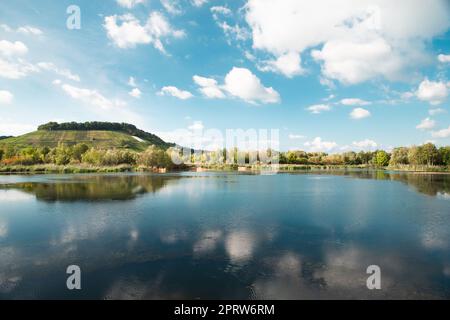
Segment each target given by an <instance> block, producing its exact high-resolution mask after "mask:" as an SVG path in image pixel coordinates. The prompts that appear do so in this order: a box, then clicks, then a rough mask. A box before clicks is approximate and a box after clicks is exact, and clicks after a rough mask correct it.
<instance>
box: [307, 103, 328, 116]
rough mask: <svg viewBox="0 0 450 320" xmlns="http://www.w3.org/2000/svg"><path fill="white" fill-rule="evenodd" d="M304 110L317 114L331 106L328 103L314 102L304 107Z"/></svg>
mask: <svg viewBox="0 0 450 320" xmlns="http://www.w3.org/2000/svg"><path fill="white" fill-rule="evenodd" d="M306 110H308V111H309V112H311V113H314V114H319V113H322V112H323V111H330V110H331V107H330V106H329V105H328V104H315V105H313V106H310V107H308V108H306Z"/></svg>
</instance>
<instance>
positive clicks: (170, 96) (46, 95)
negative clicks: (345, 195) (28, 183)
mask: <svg viewBox="0 0 450 320" xmlns="http://www.w3.org/2000/svg"><path fill="white" fill-rule="evenodd" d="M70 5H77V6H78V7H79V8H80V12H81V29H75V30H71V29H68V28H67V26H66V20H67V18H68V17H69V15H68V14H67V13H66V10H67V8H68V6H70ZM449 68H450V5H449V3H448V1H445V0H442V1H441V0H432V1H427V2H424V1H419V0H400V1H395V3H392V1H386V0H361V1H352V0H342V1H339V3H338V4H337V1H331V0H319V1H314V2H312V1H294V0H282V1H269V0H248V1H223V0H217V1H214V0H209V1H208V0H178V1H175V0H162V1H159V0H104V1H73V0H72V1H49V0H40V1H31V0H28V1H23V0H17V1H1V2H0V135H17V134H21V133H25V132H28V131H32V130H34V128H36V126H37V125H39V124H42V123H45V122H48V121H94V120H97V121H118V122H130V123H134V124H136V125H137V126H138V127H140V128H143V129H145V130H147V131H150V132H154V133H157V134H160V135H161V136H162V137H163V138H165V139H167V140H174V141H179V139H180V137H179V136H178V135H177V134H176V132H177V131H176V130H177V129H181V128H185V129H188V128H191V129H194V128H197V129H198V130H199V129H204V130H206V129H209V128H215V129H219V130H221V131H225V130H226V129H239V128H240V129H250V128H253V129H279V132H280V148H281V149H283V150H287V149H304V150H311V151H315V150H322V151H327V152H341V151H345V150H349V149H353V150H360V149H366V150H367V149H376V148H390V147H394V146H399V145H412V144H421V143H424V142H426V141H433V142H434V143H436V144H437V145H446V144H447V145H448V144H450V115H449V108H448V107H449V101H450V99H449V98H448V95H449V94H450V78H449ZM188 130H189V129H188Z"/></svg>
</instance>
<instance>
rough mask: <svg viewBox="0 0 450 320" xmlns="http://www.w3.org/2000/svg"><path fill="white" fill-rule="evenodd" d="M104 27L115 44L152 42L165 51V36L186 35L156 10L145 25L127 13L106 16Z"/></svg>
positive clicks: (133, 44)
mask: <svg viewBox="0 0 450 320" xmlns="http://www.w3.org/2000/svg"><path fill="white" fill-rule="evenodd" d="M103 27H104V28H105V29H106V32H107V34H108V37H109V38H110V39H111V40H112V41H113V42H114V44H115V45H116V46H117V47H119V48H122V49H126V48H134V47H135V46H136V45H138V44H152V45H153V46H154V47H155V48H156V49H158V50H159V51H161V52H163V53H164V52H165V49H164V45H163V43H162V39H163V38H167V37H174V38H181V37H184V35H185V33H184V31H182V30H175V29H174V28H173V27H172V26H171V25H170V23H169V22H168V21H167V19H166V18H165V17H164V16H163V15H162V14H161V13H159V12H156V11H155V12H152V13H150V15H149V17H148V19H147V22H146V23H145V24H143V25H141V22H140V21H139V20H138V19H137V18H136V17H135V16H133V15H132V14H126V15H122V16H117V15H114V16H108V17H106V18H105V23H104V25H103Z"/></svg>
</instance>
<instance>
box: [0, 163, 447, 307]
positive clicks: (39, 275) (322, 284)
mask: <svg viewBox="0 0 450 320" xmlns="http://www.w3.org/2000/svg"><path fill="white" fill-rule="evenodd" d="M69 265H78V266H79V267H80V268H81V279H82V280H81V283H82V289H81V290H72V291H71V290H68V289H67V287H66V279H67V277H68V276H69V275H68V274H66V268H67V266H69ZM369 265H377V266H379V267H380V270H381V290H369V289H368V288H367V286H366V280H367V278H368V277H369V275H368V274H367V272H366V269H367V267H368V266H369ZM19 298H20V299H53V298H57V299H80V298H84V299H330V298H331V299H333V298H338V299H449V298H450V175H444V174H434V175H433V174H412V173H395V172H385V171H340V172H321V173H293V174H288V173H282V174H277V175H256V174H244V173H242V174H240V173H226V172H217V173H177V174H160V175H158V174H150V175H149V174H113V175H30V176H14V175H11V176H0V299H19Z"/></svg>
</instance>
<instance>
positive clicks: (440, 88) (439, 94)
mask: <svg viewBox="0 0 450 320" xmlns="http://www.w3.org/2000/svg"><path fill="white" fill-rule="evenodd" d="M416 96H417V98H419V99H420V100H422V101H427V102H429V103H430V104H432V105H438V104H441V103H442V102H444V100H445V99H446V98H447V96H448V89H447V85H446V84H445V83H444V82H441V81H439V82H435V81H430V80H428V79H425V80H423V81H422V82H421V83H420V85H419V88H418V89H417V92H416Z"/></svg>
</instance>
